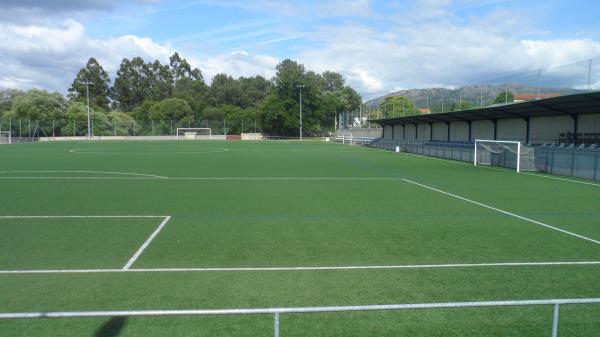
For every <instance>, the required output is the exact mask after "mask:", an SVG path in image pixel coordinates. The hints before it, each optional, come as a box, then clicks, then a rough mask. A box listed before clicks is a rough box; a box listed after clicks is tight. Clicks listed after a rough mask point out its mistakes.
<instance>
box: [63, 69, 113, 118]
mask: <svg viewBox="0 0 600 337" xmlns="http://www.w3.org/2000/svg"><path fill="white" fill-rule="evenodd" d="M86 83H87V84H89V85H88V87H89V95H90V104H91V105H94V106H97V107H99V108H102V109H104V110H108V108H109V97H110V94H111V92H110V77H109V76H108V73H107V72H106V71H105V70H104V68H102V66H101V65H100V63H98V61H97V60H96V59H95V58H93V57H90V59H89V60H88V62H87V64H86V65H85V67H83V68H81V69H80V70H79V72H78V73H77V76H76V77H75V80H74V81H73V84H71V87H70V88H69V98H70V99H71V100H72V101H81V102H85V100H86V94H87V92H86Z"/></svg>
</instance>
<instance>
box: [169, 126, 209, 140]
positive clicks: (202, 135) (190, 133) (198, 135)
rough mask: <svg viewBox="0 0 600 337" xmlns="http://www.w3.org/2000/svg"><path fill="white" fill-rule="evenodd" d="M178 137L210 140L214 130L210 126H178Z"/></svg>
mask: <svg viewBox="0 0 600 337" xmlns="http://www.w3.org/2000/svg"><path fill="white" fill-rule="evenodd" d="M177 139H178V140H182V139H187V140H210V139H212V131H211V129H210V128H177Z"/></svg>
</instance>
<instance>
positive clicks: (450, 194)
mask: <svg viewBox="0 0 600 337" xmlns="http://www.w3.org/2000/svg"><path fill="white" fill-rule="evenodd" d="M402 180H403V181H405V182H408V183H411V184H414V185H417V186H420V187H423V188H426V189H429V190H432V191H435V192H438V193H442V194H445V195H448V196H451V197H453V198H456V199H460V200H463V201H466V202H469V203H472V204H475V205H478V206H481V207H485V208H488V209H491V210H493V211H496V212H499V213H503V214H506V215H510V216H512V217H515V218H518V219H521V220H525V221H528V222H531V223H533V224H536V225H539V226H543V227H546V228H549V229H552V230H555V231H559V232H561V233H564V234H568V235H571V236H574V237H576V238H579V239H583V240H587V241H590V242H593V243H595V244H597V245H600V241H598V240H594V239H592V238H589V237H587V236H583V235H580V234H577V233H574V232H570V231H567V230H565V229H562V228H558V227H554V226H551V225H548V224H545V223H543V222H541V221H537V220H533V219H530V218H527V217H524V216H522V215H518V214H515V213H511V212H509V211H505V210H502V209H499V208H496V207H493V206H490V205H487V204H484V203H481V202H477V201H475V200H471V199H467V198H465V197H461V196H459V195H456V194H452V193H450V192H446V191H442V190H439V189H437V188H434V187H431V186H427V185H423V184H420V183H417V182H415V181H412V180H409V179H402Z"/></svg>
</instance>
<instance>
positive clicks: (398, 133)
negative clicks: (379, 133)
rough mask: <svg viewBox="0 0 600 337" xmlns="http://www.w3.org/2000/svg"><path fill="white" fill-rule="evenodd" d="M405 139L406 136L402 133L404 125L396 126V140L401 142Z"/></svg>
mask: <svg viewBox="0 0 600 337" xmlns="http://www.w3.org/2000/svg"><path fill="white" fill-rule="evenodd" d="M402 138H404V134H403V133H402V125H394V139H395V140H401V139H402Z"/></svg>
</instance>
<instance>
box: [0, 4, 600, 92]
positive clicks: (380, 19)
mask: <svg viewBox="0 0 600 337" xmlns="http://www.w3.org/2000/svg"><path fill="white" fill-rule="evenodd" d="M597 13H600V1H597V0H587V1H584V0H570V1H567V0H543V1H537V0H528V1H511V0H421V1H375V0H373V1H370V0H345V1H344V0H321V1H284V0H254V1H242V0H230V1H227V0H200V1H170V0H132V1H116V0H63V1H58V0H0V88H20V89H27V88H32V87H37V88H44V89H48V90H53V91H59V92H62V93H66V91H67V89H68V87H69V85H70V83H71V81H72V79H73V77H74V75H75V73H76V72H77V70H78V69H79V68H81V67H82V66H83V65H84V64H85V62H86V61H87V59H88V58H89V57H91V56H93V57H96V58H97V59H98V60H99V61H100V63H101V64H102V65H103V66H104V68H105V69H107V70H108V71H109V73H110V74H111V77H112V78H114V74H115V72H116V70H117V68H118V66H119V63H120V62H121V60H122V58H124V57H133V56H142V57H143V58H145V59H147V60H154V59H159V60H161V61H167V60H168V57H169V56H170V55H171V54H172V53H173V52H174V51H178V52H180V54H181V55H182V56H183V57H185V58H187V59H188V60H189V61H190V62H191V63H192V65H194V66H196V67H198V68H200V69H201V71H202V73H203V74H204V76H205V79H206V80H207V81H208V82H210V78H211V77H212V76H213V75H214V74H216V73H219V72H225V73H228V74H230V75H233V76H248V75H255V74H259V75H263V76H265V77H271V76H272V75H273V74H274V71H275V70H274V67H275V65H276V64H277V63H278V62H279V61H280V60H282V59H285V58H291V59H295V60H298V61H299V62H301V63H303V64H305V65H306V66H307V68H309V69H312V70H315V71H318V72H321V71H324V70H334V71H338V72H341V73H343V74H344V75H345V77H346V78H347V80H348V82H349V84H350V85H352V86H353V87H355V88H356V89H357V90H358V91H359V92H360V93H361V94H362V95H363V96H364V97H365V98H370V97H374V96H376V95H378V94H381V93H385V92H389V91H393V90H398V89H406V88H415V87H417V88H422V87H429V86H458V85H464V84H469V83H476V82H479V81H484V80H487V79H491V78H495V77H499V76H503V75H505V74H511V73H515V72H520V71H526V70H531V69H537V68H539V67H547V66H552V65H560V64H567V63H572V62H576V61H581V60H586V59H590V58H596V57H600V21H599V20H598V19H597ZM599 61H600V60H599Z"/></svg>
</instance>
